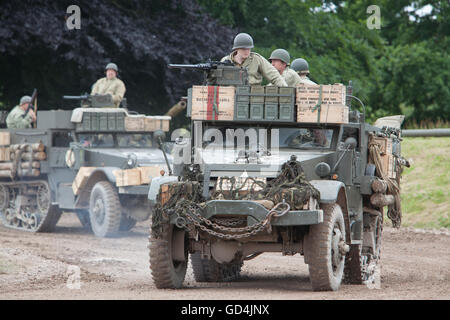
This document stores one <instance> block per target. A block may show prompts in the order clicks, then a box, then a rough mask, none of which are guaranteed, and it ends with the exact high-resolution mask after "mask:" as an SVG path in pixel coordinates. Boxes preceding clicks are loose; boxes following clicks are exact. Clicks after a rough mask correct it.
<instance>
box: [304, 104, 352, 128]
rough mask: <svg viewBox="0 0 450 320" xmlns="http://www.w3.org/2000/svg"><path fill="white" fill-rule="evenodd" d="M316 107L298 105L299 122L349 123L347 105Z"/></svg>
mask: <svg viewBox="0 0 450 320" xmlns="http://www.w3.org/2000/svg"><path fill="white" fill-rule="evenodd" d="M313 109H314V107H306V106H297V122H310V123H311V122H319V123H336V124H341V123H348V107H346V106H328V105H322V106H320V118H319V109H315V110H313Z"/></svg>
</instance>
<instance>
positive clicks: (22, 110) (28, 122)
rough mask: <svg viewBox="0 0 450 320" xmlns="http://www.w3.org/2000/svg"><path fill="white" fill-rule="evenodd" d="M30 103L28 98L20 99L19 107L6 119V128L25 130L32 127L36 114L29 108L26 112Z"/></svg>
mask: <svg viewBox="0 0 450 320" xmlns="http://www.w3.org/2000/svg"><path fill="white" fill-rule="evenodd" d="M30 103H31V97H30V96H23V97H22V98H21V99H20V102H19V105H17V106H15V107H14V109H12V110H11V112H10V113H9V114H8V117H7V118H6V126H7V127H8V128H10V129H13V128H17V129H25V128H32V127H33V122H36V114H35V113H34V111H33V109H31V108H30V109H29V110H28V105H29V104H30ZM27 110H28V112H27Z"/></svg>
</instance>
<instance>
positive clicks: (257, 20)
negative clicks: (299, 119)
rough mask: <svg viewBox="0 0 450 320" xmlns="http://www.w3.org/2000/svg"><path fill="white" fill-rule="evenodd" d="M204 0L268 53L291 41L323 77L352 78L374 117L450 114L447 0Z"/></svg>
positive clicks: (443, 117) (334, 79)
mask: <svg viewBox="0 0 450 320" xmlns="http://www.w3.org/2000/svg"><path fill="white" fill-rule="evenodd" d="M199 2H200V3H201V4H202V5H203V6H204V7H205V8H206V9H207V10H208V11H209V12H211V13H212V15H213V16H214V17H216V18H218V19H219V20H220V21H221V22H222V23H224V24H227V25H230V26H232V27H235V28H236V29H237V30H238V31H241V32H247V33H250V34H251V35H252V36H253V37H254V39H255V44H256V47H257V48H256V49H255V50H257V51H259V52H260V53H262V54H264V55H265V56H266V57H268V56H269V55H270V52H271V51H272V50H273V49H275V48H279V47H281V48H285V49H287V50H288V51H289V52H290V54H291V57H292V59H293V58H298V57H303V58H305V59H307V60H308V62H309V63H310V70H311V76H312V78H313V79H314V80H316V81H317V82H320V83H334V82H342V83H347V82H348V81H349V80H353V84H354V87H355V89H354V92H355V93H356V94H357V95H358V96H359V97H360V98H362V100H363V101H364V102H365V103H366V104H367V110H368V111H369V112H368V114H369V118H371V119H374V118H376V117H378V116H382V115H389V114H398V113H403V114H406V115H407V116H408V119H409V120H410V121H411V120H414V121H417V122H419V121H422V120H425V119H428V120H434V121H435V120H437V119H441V120H444V121H445V120H448V119H450V106H449V104H450V103H449V102H450V88H449V86H448V83H449V81H450V52H449V50H448V48H449V47H450V39H449V33H450V19H449V16H450V3H449V2H448V1H437V0H420V1H411V0H399V1H389V0H376V1H374V0H355V1H339V0H337V1H333V0H324V1H322V0H312V1H297V0H279V1H273V0H245V1H233V0H212V1H211V0H200V1H199ZM371 5H377V6H378V7H379V8H380V14H381V26H380V27H381V28H380V29H372V30H370V29H369V28H368V27H367V20H368V18H370V17H371V15H372V12H370V13H367V8H368V7H369V6H371ZM422 8H423V10H418V9H422ZM426 9H431V10H428V11H427V10H426Z"/></svg>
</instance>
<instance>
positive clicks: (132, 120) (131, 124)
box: [125, 115, 145, 131]
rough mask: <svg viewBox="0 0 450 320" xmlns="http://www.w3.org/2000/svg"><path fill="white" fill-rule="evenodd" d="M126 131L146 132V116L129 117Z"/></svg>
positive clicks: (126, 121)
mask: <svg viewBox="0 0 450 320" xmlns="http://www.w3.org/2000/svg"><path fill="white" fill-rule="evenodd" d="M125 130H126V131H144V130H145V116H143V115H128V116H126V117H125Z"/></svg>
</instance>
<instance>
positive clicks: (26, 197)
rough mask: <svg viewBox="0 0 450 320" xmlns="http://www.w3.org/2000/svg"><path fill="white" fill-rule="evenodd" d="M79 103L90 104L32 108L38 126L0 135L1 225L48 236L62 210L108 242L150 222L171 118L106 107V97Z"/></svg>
mask: <svg viewBox="0 0 450 320" xmlns="http://www.w3.org/2000/svg"><path fill="white" fill-rule="evenodd" d="M73 98H77V97H73ZM78 98H81V100H82V103H84V106H88V107H85V108H76V109H75V110H73V111H65V110H51V111H38V113H37V128H33V129H1V130H0V137H1V145H2V146H1V147H0V150H1V154H0V157H1V159H0V168H1V170H0V218H1V220H2V223H3V225H4V226H6V227H8V228H14V229H19V230H24V231H31V232H39V231H52V230H53V229H54V227H55V225H56V223H57V222H58V220H59V218H60V215H61V213H62V212H75V213H76V214H77V216H78V218H79V219H80V222H81V223H82V224H83V226H85V227H88V228H92V231H93V232H94V234H95V235H97V236H99V237H108V236H113V235H115V234H116V233H117V232H118V231H126V230H129V229H131V228H133V226H134V225H135V224H136V222H137V221H144V220H146V219H148V217H149V214H150V210H151V208H150V206H149V203H148V201H147V194H148V188H149V184H150V181H151V180H152V178H154V177H156V176H161V175H164V174H165V172H168V165H169V163H170V161H171V157H170V155H169V156H167V157H165V154H164V152H163V150H162V149H161V148H160V143H161V139H162V138H164V136H165V132H166V131H168V130H169V123H170V117H165V116H160V117H157V116H144V115H137V114H134V115H131V112H130V113H129V112H128V111H127V110H126V109H122V108H108V107H107V106H108V105H110V104H111V102H109V104H108V101H107V98H108V97H106V98H105V96H87V97H78ZM109 99H110V97H109ZM105 103H106V104H105ZM86 104H87V105H86ZM105 106H106V108H105Z"/></svg>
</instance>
